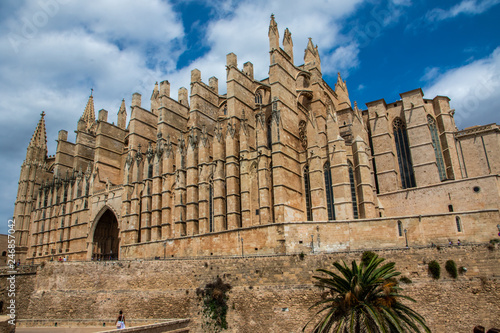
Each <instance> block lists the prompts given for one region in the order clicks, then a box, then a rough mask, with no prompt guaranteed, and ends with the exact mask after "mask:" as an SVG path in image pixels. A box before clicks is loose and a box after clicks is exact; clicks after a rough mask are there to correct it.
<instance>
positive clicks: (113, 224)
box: [92, 209, 119, 260]
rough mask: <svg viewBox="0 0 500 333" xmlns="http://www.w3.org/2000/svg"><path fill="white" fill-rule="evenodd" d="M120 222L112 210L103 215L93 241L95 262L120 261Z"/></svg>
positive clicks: (98, 222)
mask: <svg viewBox="0 0 500 333" xmlns="http://www.w3.org/2000/svg"><path fill="white" fill-rule="evenodd" d="M118 248H119V239H118V220H117V219H116V216H115V214H113V212H112V211H111V210H109V209H108V210H106V211H105V212H104V214H102V216H101V218H100V219H99V221H97V226H96V228H95V231H94V238H93V240H92V259H93V260H116V259H118Z"/></svg>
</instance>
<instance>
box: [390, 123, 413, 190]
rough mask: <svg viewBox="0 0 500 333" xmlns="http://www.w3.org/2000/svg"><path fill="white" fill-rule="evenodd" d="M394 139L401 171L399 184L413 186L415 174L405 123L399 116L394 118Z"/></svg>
mask: <svg viewBox="0 0 500 333" xmlns="http://www.w3.org/2000/svg"><path fill="white" fill-rule="evenodd" d="M393 128H394V140H395V141H396V153H397V154H398V164H399V172H400V173H401V185H402V186H403V188H409V187H415V186H416V182H415V174H414V173H413V164H412V161H411V153H410V145H409V143H408V134H407V133H406V125H405V123H404V122H403V121H402V120H401V118H396V119H394V122H393Z"/></svg>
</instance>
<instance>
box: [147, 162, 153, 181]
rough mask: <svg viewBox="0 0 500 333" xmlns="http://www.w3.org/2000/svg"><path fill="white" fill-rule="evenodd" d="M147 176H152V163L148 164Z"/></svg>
mask: <svg viewBox="0 0 500 333" xmlns="http://www.w3.org/2000/svg"><path fill="white" fill-rule="evenodd" d="M148 178H153V163H150V164H149V166H148Z"/></svg>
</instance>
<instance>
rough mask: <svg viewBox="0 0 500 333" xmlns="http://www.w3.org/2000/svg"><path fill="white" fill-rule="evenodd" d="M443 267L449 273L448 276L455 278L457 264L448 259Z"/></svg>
mask: <svg viewBox="0 0 500 333" xmlns="http://www.w3.org/2000/svg"><path fill="white" fill-rule="evenodd" d="M444 268H445V269H446V271H447V272H448V274H450V276H451V277H452V278H454V279H456V278H457V276H458V271H457V265H456V264H455V262H454V261H453V260H448V261H447V262H446V264H445V265H444Z"/></svg>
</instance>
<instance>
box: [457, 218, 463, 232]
mask: <svg viewBox="0 0 500 333" xmlns="http://www.w3.org/2000/svg"><path fill="white" fill-rule="evenodd" d="M455 222H456V223H457V231H458V232H462V221H461V220H460V216H457V217H455Z"/></svg>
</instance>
